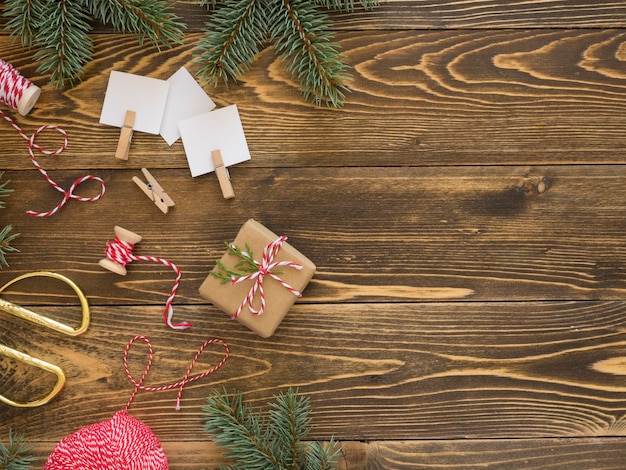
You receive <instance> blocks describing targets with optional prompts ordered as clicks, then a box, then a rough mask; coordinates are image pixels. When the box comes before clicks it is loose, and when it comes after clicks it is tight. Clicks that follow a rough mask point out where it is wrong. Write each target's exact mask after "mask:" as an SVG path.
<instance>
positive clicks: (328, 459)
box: [303, 438, 341, 470]
mask: <svg viewBox="0 0 626 470" xmlns="http://www.w3.org/2000/svg"><path fill="white" fill-rule="evenodd" d="M340 455H341V446H339V443H338V442H337V441H335V440H334V439H333V438H331V439H330V442H328V443H322V442H312V443H311V444H310V445H309V446H308V448H307V457H306V464H305V466H304V469H303V470H331V469H333V468H335V462H336V461H337V459H338V458H339V456H340Z"/></svg>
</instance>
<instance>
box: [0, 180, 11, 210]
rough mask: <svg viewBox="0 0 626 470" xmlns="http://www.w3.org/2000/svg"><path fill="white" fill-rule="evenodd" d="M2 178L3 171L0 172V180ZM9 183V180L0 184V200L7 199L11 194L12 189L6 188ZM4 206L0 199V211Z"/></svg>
mask: <svg viewBox="0 0 626 470" xmlns="http://www.w3.org/2000/svg"><path fill="white" fill-rule="evenodd" d="M3 176H4V171H0V180H1V179H2V177H3ZM10 182H11V180H7V181H5V182H4V183H2V184H0V198H5V197H9V196H10V195H11V193H12V192H13V189H11V188H8V187H7V185H8V184H9V183H10ZM4 207H5V204H4V201H2V200H1V199H0V209H4Z"/></svg>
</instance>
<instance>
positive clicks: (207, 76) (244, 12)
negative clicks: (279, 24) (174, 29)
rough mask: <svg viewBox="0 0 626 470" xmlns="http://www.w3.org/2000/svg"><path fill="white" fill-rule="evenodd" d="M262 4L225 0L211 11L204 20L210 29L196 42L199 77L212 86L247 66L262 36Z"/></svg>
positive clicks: (264, 26) (258, 0)
mask: <svg viewBox="0 0 626 470" xmlns="http://www.w3.org/2000/svg"><path fill="white" fill-rule="evenodd" d="M203 3H204V4H205V5H208V4H209V3H210V4H211V5H208V6H209V7H210V6H215V5H216V4H215V3H213V2H203ZM265 8H266V6H265V2H264V1H263V0H228V1H226V2H225V3H224V5H222V6H221V8H219V9H218V10H216V11H214V12H213V13H212V14H211V16H210V19H209V21H208V22H207V24H206V27H207V29H208V30H209V31H211V32H210V34H206V35H204V36H203V38H202V39H201V40H200V43H199V44H198V46H197V50H198V51H199V54H198V55H197V57H196V59H197V61H198V62H199V63H200V64H201V66H200V68H199V70H198V76H199V77H200V79H201V80H204V81H206V82H207V83H209V84H210V85H213V86H215V85H217V84H218V83H220V82H223V83H224V84H226V85H228V83H229V81H230V80H233V81H237V78H238V77H240V76H241V75H243V74H244V73H245V72H246V71H247V70H248V69H249V68H250V65H252V62H253V60H254V56H255V55H256V54H258V52H259V44H260V43H261V42H262V41H263V39H265V37H266V30H267V18H266V14H265V10H264V9H265Z"/></svg>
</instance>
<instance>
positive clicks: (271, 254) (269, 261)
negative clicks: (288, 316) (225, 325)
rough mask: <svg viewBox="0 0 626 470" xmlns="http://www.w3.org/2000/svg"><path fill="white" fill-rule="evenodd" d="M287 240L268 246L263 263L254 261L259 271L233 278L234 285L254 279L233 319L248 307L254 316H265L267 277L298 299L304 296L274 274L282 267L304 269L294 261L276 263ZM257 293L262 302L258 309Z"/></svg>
mask: <svg viewBox="0 0 626 470" xmlns="http://www.w3.org/2000/svg"><path fill="white" fill-rule="evenodd" d="M285 240H287V237H285V236H281V237H278V238H277V239H276V240H274V241H273V242H270V243H268V244H267V246H266V247H265V248H264V249H263V258H262V260H261V262H260V263H259V262H258V261H256V260H254V264H256V265H257V267H258V271H255V272H253V273H251V274H247V275H245V276H241V277H235V276H233V278H232V279H231V281H230V282H231V283H232V284H233V285H234V284H238V283H240V282H245V281H249V280H251V279H254V284H253V285H252V287H251V288H250V290H249V291H248V295H246V297H245V298H244V299H243V302H241V304H240V305H239V307H238V308H237V311H236V312H235V313H234V314H233V316H232V318H233V319H235V318H237V317H238V316H239V315H240V314H241V311H242V310H243V309H244V308H245V307H246V306H247V307H248V309H249V310H250V313H252V314H254V315H262V314H263V312H264V311H265V292H264V290H263V281H264V279H265V276H270V277H271V278H272V279H274V280H276V281H278V282H279V283H280V285H282V286H283V287H284V288H285V289H287V290H289V291H290V292H291V293H292V294H294V295H295V296H296V297H302V294H301V293H300V292H298V291H297V290H296V289H294V288H293V287H291V286H290V285H289V284H287V283H286V282H285V281H283V280H282V279H281V278H280V277H279V276H278V275H277V274H275V273H273V272H272V270H273V269H276V268H278V267H280V266H287V267H290V268H294V269H297V270H300V269H302V265H301V264H298V263H294V262H293V261H276V262H275V261H274V258H275V257H276V254H277V253H278V252H279V251H280V248H281V247H282V246H283V243H284V242H285ZM242 253H243V254H244V255H246V256H248V255H249V254H248V253H245V252H242ZM257 292H258V293H259V297H260V300H261V306H260V308H258V309H256V308H254V306H253V303H254V298H255V297H256V294H257Z"/></svg>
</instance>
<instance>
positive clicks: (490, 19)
mask: <svg viewBox="0 0 626 470" xmlns="http://www.w3.org/2000/svg"><path fill="white" fill-rule="evenodd" d="M175 3H176V4H175V10H174V11H175V12H176V14H178V15H179V16H180V17H181V18H183V19H184V21H185V22H186V24H187V31H189V32H202V31H204V30H205V24H206V21H207V19H209V18H210V16H211V14H212V13H210V12H208V11H207V9H206V8H203V7H201V6H199V5H198V2H196V1H193V0H187V1H181V0H178V1H176V2H175ZM355 4H357V7H356V9H355V12H354V13H338V12H334V11H328V10H325V9H322V10H323V11H325V12H328V13H329V15H330V17H331V18H332V20H333V29H335V30H340V31H341V30H376V29H377V30H394V29H405V30H410V29H459V28H464V29H465V28H467V29H495V28H506V29H510V28H572V27H575V28H624V27H626V21H625V19H624V18H626V6H624V4H623V3H622V2H619V1H617V2H616V1H614V0H598V1H589V0H587V1H585V0H575V1H572V0H570V1H567V2H562V1H557V0H546V1H542V2H541V3H536V2H519V1H512V0H507V1H502V0H464V1H463V2H460V3H459V2H440V1H436V0H382V1H380V5H379V7H377V8H375V9H374V10H372V11H364V10H363V9H362V8H360V6H359V5H358V2H355ZM5 8H6V6H5V5H4V4H0V13H2V12H3V11H4V9H5ZM6 21H7V20H6V18H5V17H3V16H0V26H2V29H0V34H7V32H6V31H5V30H4V27H3V26H4V24H5V23H6ZM94 30H95V32H96V33H99V34H101V33H111V32H112V29H111V28H110V27H105V26H103V25H101V24H98V23H96V24H94Z"/></svg>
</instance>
